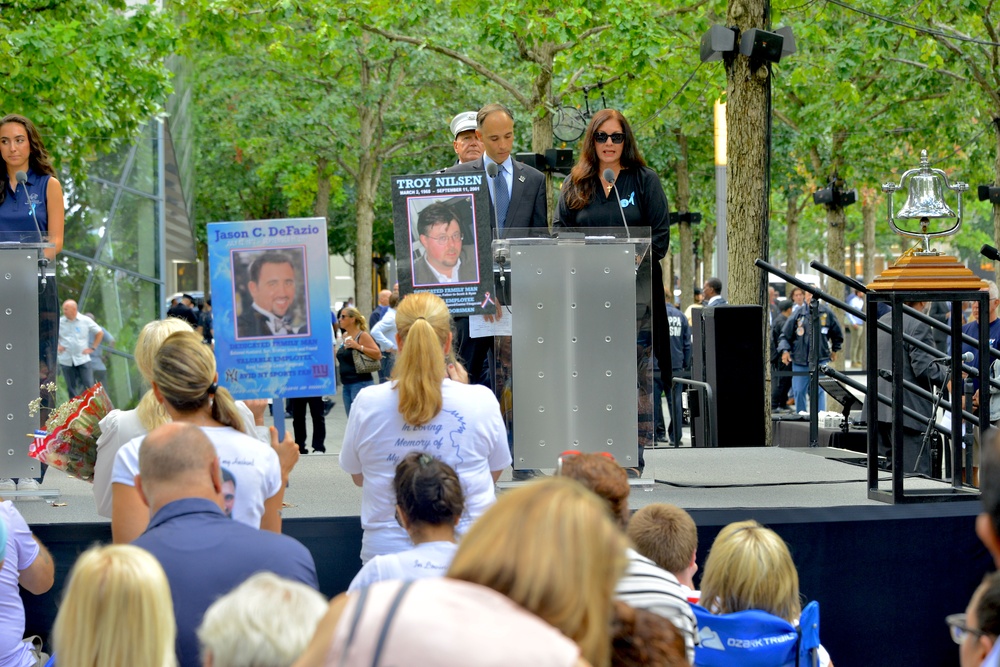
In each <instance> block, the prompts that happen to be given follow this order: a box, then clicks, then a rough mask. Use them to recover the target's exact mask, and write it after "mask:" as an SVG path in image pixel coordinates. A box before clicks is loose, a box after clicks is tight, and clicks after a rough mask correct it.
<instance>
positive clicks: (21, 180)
mask: <svg viewBox="0 0 1000 667" xmlns="http://www.w3.org/2000/svg"><path fill="white" fill-rule="evenodd" d="M14 178H15V179H16V180H17V184H18V185H22V186H24V198H25V199H26V200H27V202H28V206H30V207H31V218H32V220H34V221H35V230H36V231H37V232H38V240H42V236H43V234H42V227H41V225H39V224H38V216H37V215H36V214H35V206H37V204H36V203H35V202H33V201H31V195H30V194H28V174H27V173H25V172H23V171H19V172H17V173H16V174H14ZM48 264H49V260H48V259H47V258H46V257H45V256H44V255H43V256H42V258H41V259H39V260H38V265H39V267H41V271H40V273H41V275H42V287H45V285H46V284H47V283H48V280H47V278H46V276H45V267H46V266H48Z"/></svg>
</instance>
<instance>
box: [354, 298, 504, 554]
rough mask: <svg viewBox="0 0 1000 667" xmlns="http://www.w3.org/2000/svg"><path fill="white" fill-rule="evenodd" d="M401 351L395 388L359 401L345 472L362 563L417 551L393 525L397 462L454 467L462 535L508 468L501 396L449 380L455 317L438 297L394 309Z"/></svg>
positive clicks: (370, 392)
mask: <svg viewBox="0 0 1000 667" xmlns="http://www.w3.org/2000/svg"><path fill="white" fill-rule="evenodd" d="M396 342H397V343H398V346H399V352H398V353H397V355H396V363H395V366H394V367H393V369H392V378H391V381H390V382H384V383H382V384H379V385H375V386H373V387H368V388H366V389H364V390H362V391H361V392H360V393H358V395H357V396H356V397H355V399H354V404H353V406H352V407H351V414H350V417H349V418H348V420H347V429H346V431H345V433H344V446H343V448H342V449H341V451H340V467H341V468H343V469H344V470H345V471H347V472H348V473H350V474H351V477H352V478H353V479H354V483H355V484H357V485H358V486H360V487H361V488H362V490H363V493H362V497H361V526H362V528H364V536H363V538H362V541H361V561H362V562H363V563H367V562H368V561H369V560H371V559H372V558H373V557H375V556H379V555H382V554H392V553H399V552H400V551H405V550H407V549H410V548H411V547H412V546H413V543H412V542H411V541H410V537H409V536H408V535H407V534H406V531H405V530H404V529H403V528H402V527H401V526H400V525H399V523H397V522H396V518H395V508H396V494H395V493H394V492H393V479H394V476H395V472H396V464H397V463H398V462H399V461H401V460H403V458H404V457H405V456H406V455H407V454H409V453H410V452H413V451H419V452H426V453H428V454H430V455H431V456H433V457H434V458H436V459H438V460H441V461H444V462H445V463H447V464H449V465H450V466H451V467H452V468H454V469H455V472H457V473H458V478H459V480H461V484H462V490H463V492H464V495H465V512H464V513H463V515H462V518H461V519H460V520H459V523H458V534H459V535H461V534H462V533H464V532H465V530H466V529H467V528H468V526H469V525H470V524H471V523H472V521H474V520H475V519H476V518H477V517H478V516H479V515H480V514H482V513H483V512H484V511H486V509H487V508H488V507H489V506H490V505H492V504H493V502H494V501H495V500H496V492H495V490H494V484H495V482H496V480H497V479H498V478H499V477H500V473H501V472H502V471H503V469H504V468H506V467H507V466H509V465H510V464H511V457H510V450H509V449H508V448H507V434H506V431H505V430H504V425H503V419H502V417H501V415H500V405H499V404H498V403H497V399H496V397H495V396H494V395H493V392H491V391H490V390H489V389H487V388H486V387H482V386H480V385H468V384H462V383H461V382H457V381H455V380H454V379H452V377H450V375H451V374H452V373H453V370H452V369H451V368H450V367H449V364H448V362H447V359H448V358H452V347H451V345H452V334H451V313H449V312H448V306H446V305H445V303H444V301H442V300H441V298H440V297H438V296H436V295H434V294H430V293H427V292H421V293H414V294H409V295H407V296H406V298H404V299H403V300H402V301H400V302H399V307H398V308H397V309H396Z"/></svg>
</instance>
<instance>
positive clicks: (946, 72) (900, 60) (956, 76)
mask: <svg viewBox="0 0 1000 667" xmlns="http://www.w3.org/2000/svg"><path fill="white" fill-rule="evenodd" d="M886 60H891V61H892V62H896V63H902V64H904V65H912V66H913V67H919V68H920V69H931V67H930V65H925V64H924V63H918V62H917V61H916V60H907V59H906V58H887V59H886ZM932 71H934V72H940V73H941V74H944V75H945V76H950V77H951V78H953V79H958V80H959V81H962V82H965V83H968V81H969V77H966V76H962V75H961V74H958V73H956V72H952V71H951V70H947V69H934V70H932Z"/></svg>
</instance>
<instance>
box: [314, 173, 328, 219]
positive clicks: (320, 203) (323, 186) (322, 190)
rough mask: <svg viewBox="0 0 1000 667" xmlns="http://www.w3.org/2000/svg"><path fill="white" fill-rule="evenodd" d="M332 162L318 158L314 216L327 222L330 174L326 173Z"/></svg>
mask: <svg viewBox="0 0 1000 667" xmlns="http://www.w3.org/2000/svg"><path fill="white" fill-rule="evenodd" d="M329 165H330V161H329V160H327V159H326V158H324V157H319V158H316V204H315V205H314V206H313V215H315V216H316V217H317V218H323V219H324V220H326V217H327V214H328V213H329V212H330V191H331V186H330V174H328V173H326V170H327V167H328V166H329Z"/></svg>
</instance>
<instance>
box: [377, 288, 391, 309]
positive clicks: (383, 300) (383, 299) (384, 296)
mask: <svg viewBox="0 0 1000 667" xmlns="http://www.w3.org/2000/svg"><path fill="white" fill-rule="evenodd" d="M391 296H392V290H387V289H384V290H382V291H381V292H379V293H378V305H380V306H388V305H389V297H391Z"/></svg>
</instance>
